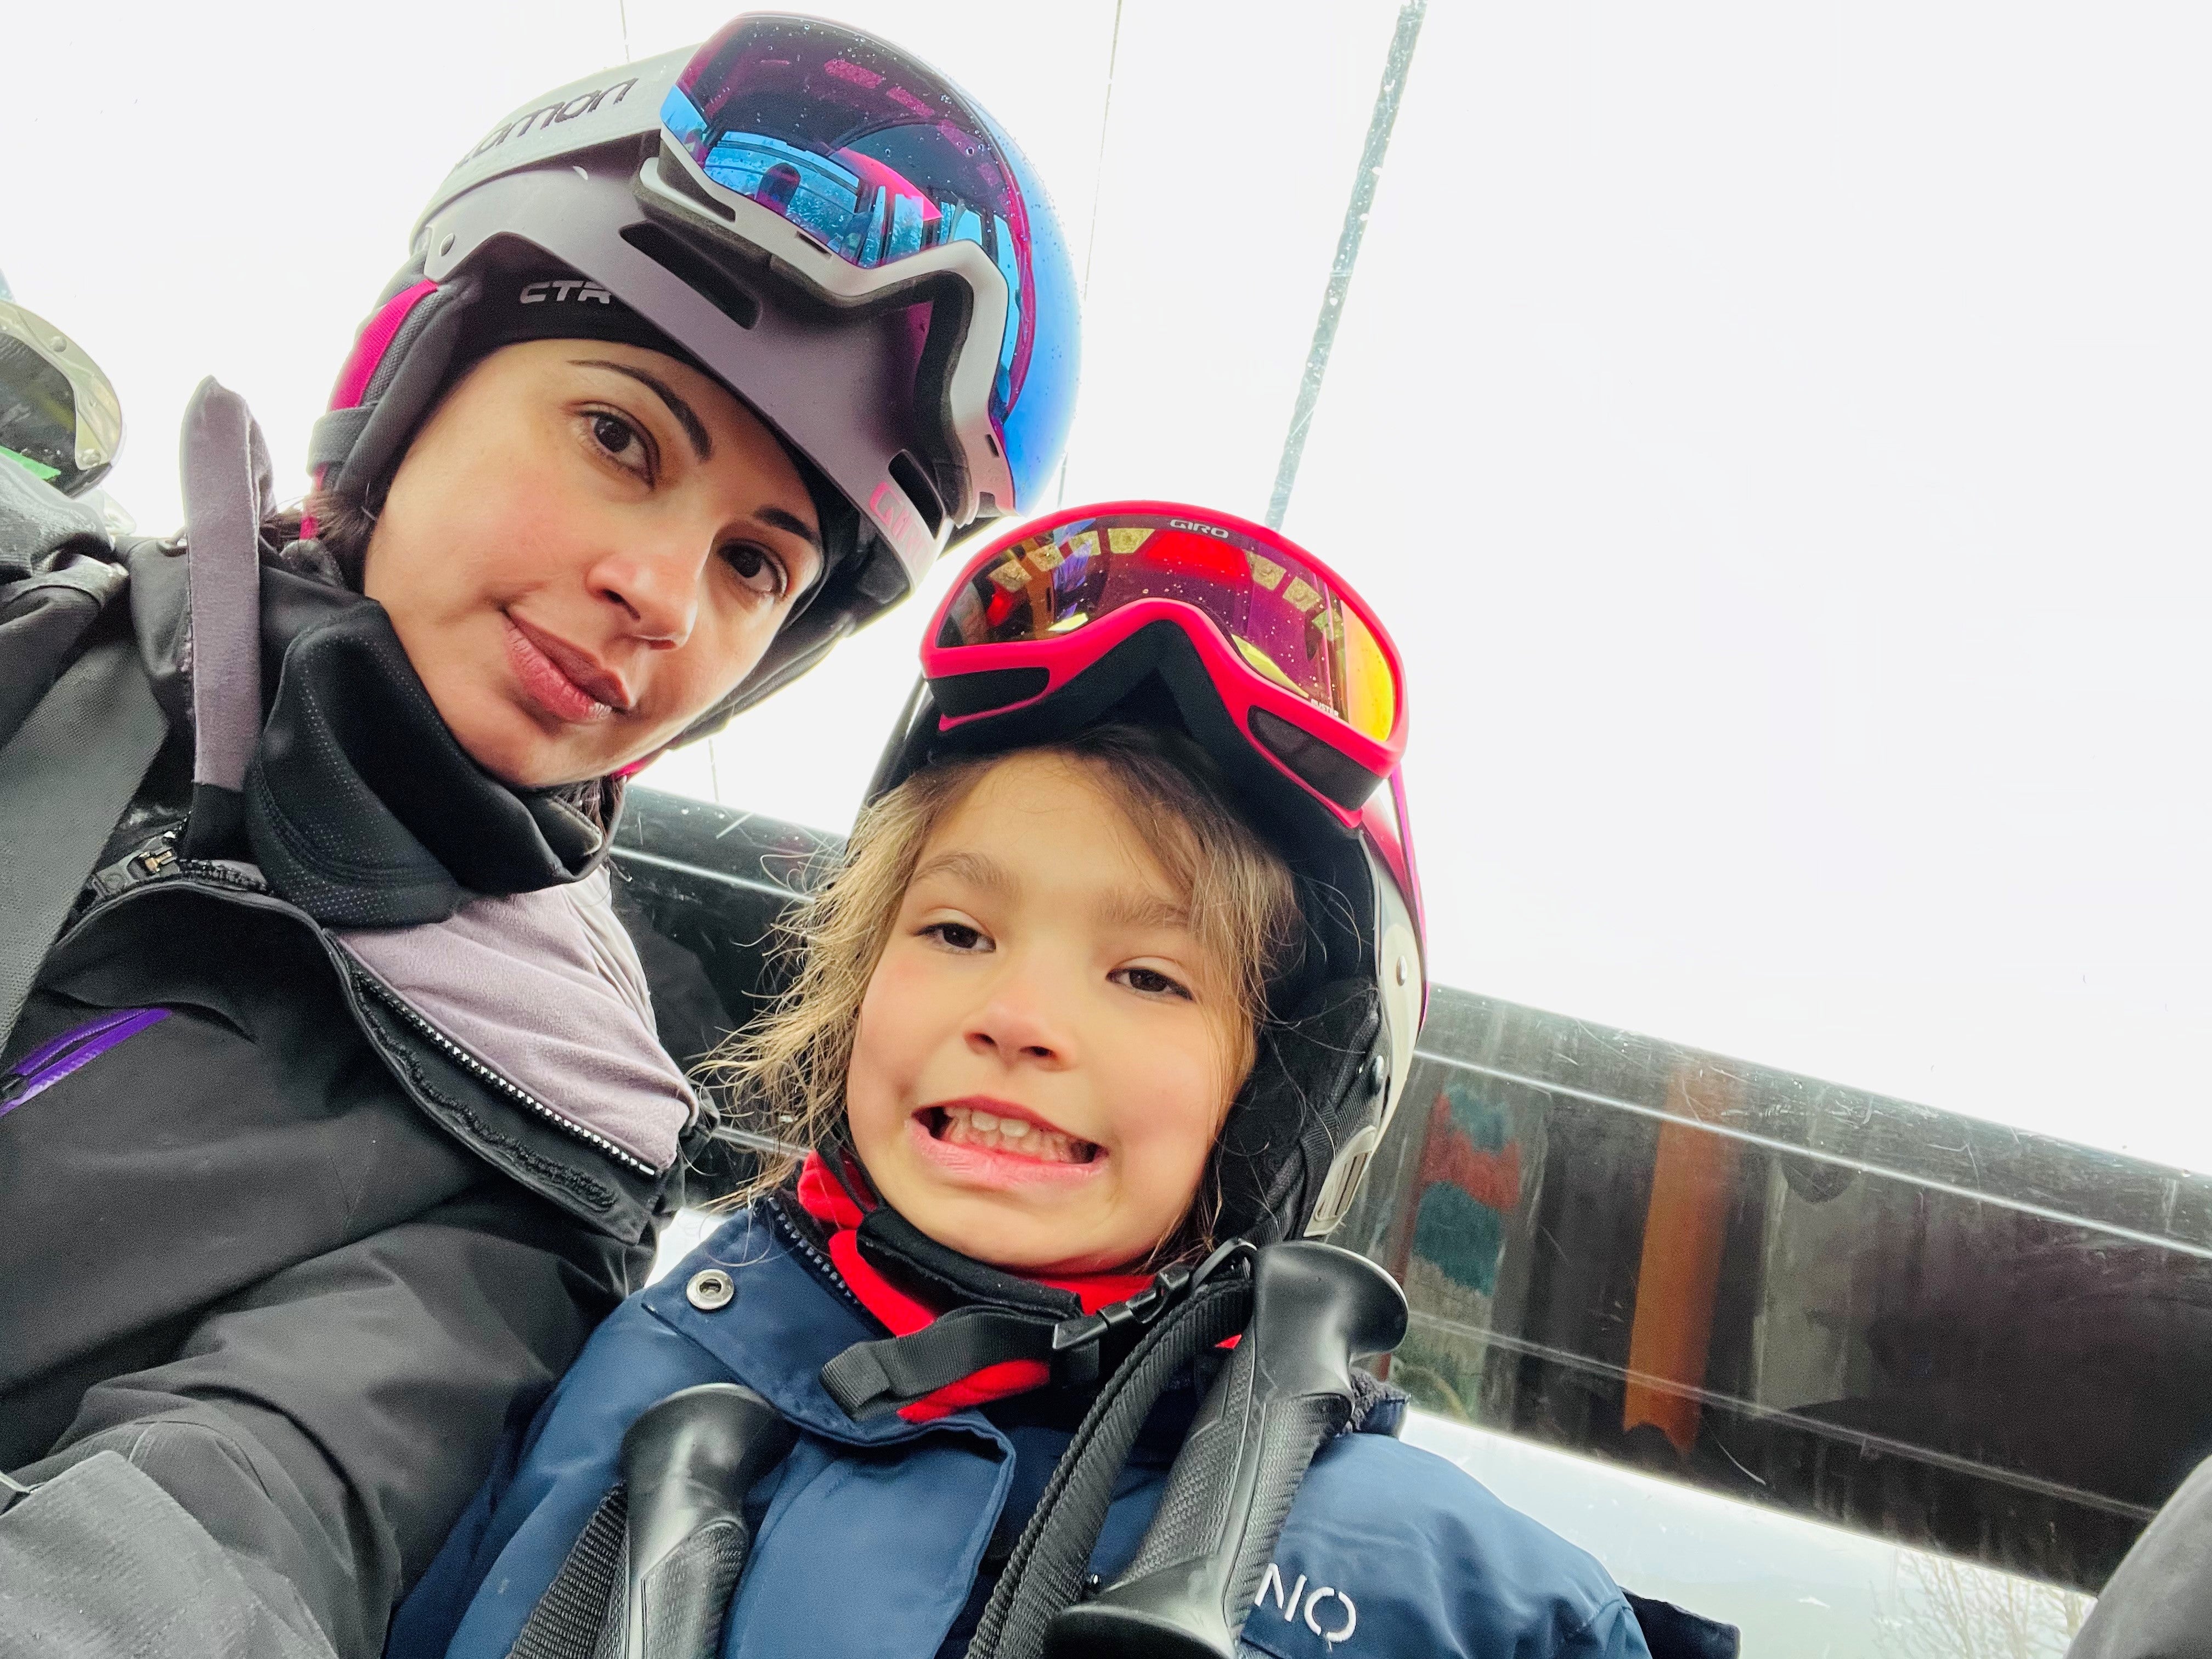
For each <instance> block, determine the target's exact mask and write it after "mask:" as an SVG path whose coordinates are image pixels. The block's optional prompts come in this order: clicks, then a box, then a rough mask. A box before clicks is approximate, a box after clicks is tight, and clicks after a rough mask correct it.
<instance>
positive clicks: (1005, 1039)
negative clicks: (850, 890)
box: [845, 754, 1242, 1273]
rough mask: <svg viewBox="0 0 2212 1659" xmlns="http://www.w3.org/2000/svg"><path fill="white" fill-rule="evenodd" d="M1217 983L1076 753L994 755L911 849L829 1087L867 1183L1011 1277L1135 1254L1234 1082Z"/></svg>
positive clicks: (1195, 1165) (1221, 979)
mask: <svg viewBox="0 0 2212 1659" xmlns="http://www.w3.org/2000/svg"><path fill="white" fill-rule="evenodd" d="M1231 984H1232V981H1231V978H1230V976H1229V975H1227V973H1226V972H1225V971H1224V967H1223V964H1220V963H1215V962H1213V961H1211V960H1210V959H1209V957H1208V953H1207V952H1206V951H1205V950H1204V949H1203V948H1202V947H1201V945H1200V941H1199V938H1198V935H1197V934H1196V933H1194V932H1193V931H1192V928H1191V925H1190V917H1189V915H1188V906H1187V902H1186V900H1185V898H1184V896H1183V895H1182V893H1181V892H1180V891H1179V890H1178V889H1177V888H1176V885H1175V884H1173V883H1172V882H1171V881H1170V879H1169V878H1168V877H1167V876H1166V874H1165V873H1164V872H1163V871H1162V870H1161V869H1160V867H1159V865H1158V862H1157V861H1156V860H1154V859H1153V858H1152V854H1150V852H1149V851H1147V850H1146V847H1145V844H1144V842H1143V841H1142V840H1141V839H1140V838H1139V836H1138V835H1137V833H1136V831H1135V830H1134V829H1133V828H1132V827H1131V825H1130V823H1129V822H1128V819H1127V817H1126V816H1125V814H1124V812H1123V810H1122V808H1121V805H1119V804H1118V803H1117V802H1116V801H1115V799H1114V798H1113V796H1112V795H1111V794H1109V793H1108V792H1107V791H1106V790H1104V789H1103V788H1102V787H1100V785H1099V783H1098V781H1097V779H1096V778H1095V776H1094V775H1092V773H1091V770H1090V769H1089V768H1087V767H1086V766H1085V765H1083V764H1082V763H1079V762H1076V761H1073V760H1070V759H1069V758H1067V757H1063V756H1057V755H1052V754H1024V755H1017V756H1014V757H1011V758H1009V759H1007V760H1006V761H1004V762H1002V763H1000V764H999V765H998V766H996V767H994V769H992V770H991V771H990V772H988V773H987V774H986V775H984V776H983V778H982V779H981V781H979V782H978V783H977V784H976V785H975V788H974V789H973V791H972V792H971V793H969V796H968V799H966V800H965V801H964V802H963V803H962V805H960V806H959V808H958V809H957V811H953V812H951V813H950V814H948V815H947V816H946V817H945V820H944V822H943V823H940V824H939V826H938V828H937V830H936V832H935V833H934V834H933V835H932V836H931V837H930V838H929V841H928V843H927V846H926V847H925V848H924V849H923V851H922V854H921V860H920V862H919V863H918V864H917V865H916V866H915V876H914V879H913V880H912V882H911V883H909V884H908V888H907V892H906V896H905V898H904V900H903V902H902V903H901V905H900V907H899V912H898V916H897V919H896V921H895V923H894V924H893V926H892V929H891V934H890V940H889V942H888V943H887V944H886V945H884V953H883V957H882V959H881V960H880V961H879V962H878V964H877V966H876V970H875V974H874V976H873V977H872V979H871V980H870V981H869V984H868V990H867V994H866V999H865V1000H863V1001H862V1003H861V1006H860V1023H859V1027H858V1030H857V1031H856V1032H855V1035H854V1046H853V1060H852V1066H851V1069H850V1071H849V1073H848V1075H847V1079H846V1089H845V1101H846V1111H847V1115H848V1120H849V1121H850V1124H851V1127H852V1133H853V1144H854V1150H855V1151H856V1152H858V1153H859V1154H860V1162H861V1164H863V1165H864V1166H865V1167H866V1170H867V1172H868V1175H869V1177H870V1179H871V1180H872V1181H873V1182H874V1183H875V1186H876V1188H877V1190H878V1193H880V1194H882V1196H883V1198H884V1200H885V1201H886V1202H887V1203H889V1204H890V1206H892V1207H893V1208H894V1209H896V1210H897V1211H898V1212H899V1213H900V1214H901V1215H902V1216H904V1217H905V1218H907V1219H908V1220H909V1221H911V1222H913V1223H914V1225H915V1226H917V1227H919V1228H921V1231H923V1232H925V1233H927V1234H928V1235H929V1236H930V1237H932V1238H934V1239H936V1240H937V1241H938V1242H939V1243H942V1244H947V1245H950V1246H951V1248H952V1249H957V1250H959V1251H961V1252H963V1254H965V1255H970V1256H974V1257H975V1258H977V1259H978V1260H981V1261H989V1262H994V1263H996V1264H997V1265H999V1266H1000V1267H1012V1268H1018V1269H1022V1270H1025V1271H1030V1272H1036V1271H1055V1270H1056V1271H1060V1272H1065V1273H1085V1272H1093V1271H1097V1270H1099V1269H1102V1268H1107V1267H1117V1266H1119V1265H1121V1264H1122V1263H1124V1262H1128V1261H1134V1260H1136V1259H1137V1258H1139V1257H1140V1256H1142V1255H1145V1254H1146V1252H1147V1251H1149V1250H1151V1249H1152V1248H1153V1247H1154V1246H1155V1245H1157V1244H1158V1243H1160V1241H1161V1240H1163V1239H1164V1238H1165V1237H1168V1236H1169V1235H1170V1233H1172V1232H1173V1231H1175V1229H1176V1226H1177V1225H1178V1224H1180V1223H1181V1221H1182V1218H1183V1217H1184V1215H1185V1214H1187V1213H1188V1211H1189V1209H1190V1206H1191V1203H1192V1201H1193V1200H1194V1198H1195V1197H1196V1195H1197V1193H1198V1187H1199V1182H1200V1178H1201V1176H1203V1175H1204V1173H1205V1170H1206V1158H1207V1155H1208V1153H1209V1152H1211V1151H1212V1146H1213V1140H1214V1136H1215V1134H1216V1133H1218V1131H1219V1129H1220V1127H1221V1121H1222V1119H1223V1117H1224V1115H1225V1114H1226V1112H1227V1110H1228V1106H1229V1102H1230V1099H1231V1096H1232V1095H1233V1093H1234V1092H1235V1089H1236V1085H1237V1084H1238V1083H1239V1082H1241V1080H1242V1079H1235V1078H1231V1076H1229V1075H1228V1072H1229V1068H1230V1066H1231V1059H1230V1056H1231V1054H1232V1053H1233V1052H1235V1051H1236V1049H1237V1046H1238V1045H1237V1044H1236V1042H1234V1040H1233V1039H1234V1034H1235V1030H1236V1027H1235V1025H1234V1023H1233V1022H1234V1020H1235V1018H1237V1016H1236V1015H1235V1014H1234V1012H1232V1010H1233V1006H1234V1000H1235V999H1234V994H1233V992H1232V991H1231Z"/></svg>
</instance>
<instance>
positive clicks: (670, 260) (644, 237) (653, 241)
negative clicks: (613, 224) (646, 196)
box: [622, 223, 912, 494]
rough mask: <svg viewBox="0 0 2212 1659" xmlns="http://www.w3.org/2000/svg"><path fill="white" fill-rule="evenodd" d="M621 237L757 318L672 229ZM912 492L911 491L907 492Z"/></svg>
mask: <svg viewBox="0 0 2212 1659" xmlns="http://www.w3.org/2000/svg"><path fill="white" fill-rule="evenodd" d="M622 239H623V240H624V241H625V242H628V243H629V245H630V246H632V247H634V248H635V249H636V250H637V251H638V252H640V253H642V254H643V255H645V257H646V258H648V259H650V260H652V261H653V263H654V264H658V265H661V266H664V267H665V268H666V269H667V270H669V271H671V273H673V274H674V275H675V276H677V277H678V279H679V280H681V281H682V282H683V283H684V285H685V286H686V287H688V288H690V289H693V290H695V291H696V292H697V293H699V294H702V295H705V296H706V297H707V298H708V300H710V301H713V302H714V308H715V309H716V310H718V311H720V313H722V314H723V315H724V316H725V317H727V318H728V319H730V320H731V321H732V322H733V323H735V324H736V325H738V327H739V328H750V327H751V326H752V325H754V324H755V323H757V322H758V321H760V310H761V308H760V301H758V300H757V299H755V298H754V297H753V296H752V295H750V294H748V293H746V292H745V290H744V289H742V288H739V287H738V285H737V283H734V282H732V280H731V279H730V274H729V272H728V271H726V270H723V269H722V267H721V266H720V265H719V264H716V263H715V262H714V260H713V259H711V258H708V256H707V255H706V254H704V253H702V252H700V251H699V250H698V249H697V248H696V247H694V246H691V244H690V243H689V242H687V241H685V240H684V239H683V238H682V237H680V236H678V234H676V233H675V232H674V231H672V230H670V229H668V228H665V226H661V225H656V224H650V223H648V224H638V225H625V226H624V227H623V233H622ZM908 493H909V494H911V493H912V492H908Z"/></svg>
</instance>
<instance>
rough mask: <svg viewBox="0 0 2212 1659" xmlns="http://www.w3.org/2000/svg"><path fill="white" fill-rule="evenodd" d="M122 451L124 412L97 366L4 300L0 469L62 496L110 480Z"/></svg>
mask: <svg viewBox="0 0 2212 1659" xmlns="http://www.w3.org/2000/svg"><path fill="white" fill-rule="evenodd" d="M122 445H123V406H122V404H120V403H119V402H118V400H117V398H116V396H115V388H114V386H112V385H111V384H109V381H108V379H107V376H106V374H102V373H101V372H100V366H99V365H98V364H97V363H95V362H93V361H92V359H91V358H89V357H88V356H85V354H84V352H83V351H82V349H80V348H79V347H78V346H77V345H76V343H74V342H73V341H71V340H70V338H69V337H67V336H66V335H64V333H62V331H60V330H59V329H57V328H55V327H54V326H53V325H52V324H50V323H47V322H46V321H45V320H44V319H41V318H40V317H39V316H37V315H36V314H35V313H32V312H28V311H26V310H24V309H23V307H21V306H19V305H15V304H12V303H9V302H8V301H0V463H7V464H12V465H16V466H20V467H21V468H22V469H23V470H24V471H27V472H29V473H30V474H32V476H33V477H38V478H40V479H43V480H44V481H45V482H46V483H50V484H52V485H53V487H54V488H55V489H58V490H60V491H61V492H62V493H63V494H64V495H81V494H82V493H83V492H84V491H85V490H88V489H91V488H92V487H93V486H94V484H96V483H99V482H100V479H101V478H102V477H105V476H106V473H107V470H108V468H109V467H111V466H112V465H114V464H115V452H116V451H117V450H118V449H119V448H121V447H122Z"/></svg>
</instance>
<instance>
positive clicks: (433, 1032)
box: [348, 957, 661, 1181]
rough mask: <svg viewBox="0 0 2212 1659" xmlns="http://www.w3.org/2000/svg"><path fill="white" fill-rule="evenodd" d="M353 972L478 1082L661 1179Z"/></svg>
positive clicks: (380, 984) (364, 974)
mask: <svg viewBox="0 0 2212 1659" xmlns="http://www.w3.org/2000/svg"><path fill="white" fill-rule="evenodd" d="M348 961H349V963H352V958H351V957H349V958H348ZM351 973H352V978H353V982H354V984H355V985H356V987H359V988H360V989H362V990H363V991H366V992H368V994H369V995H371V996H373V997H374V998H375V999H376V1000H378V1001H379V1002H380V1003H382V1004H383V1005H384V1006H386V1007H387V1008H389V1009H391V1010H392V1012H393V1013H395V1014H397V1015H398V1016H399V1018H401V1019H403V1020H404V1021H406V1023H407V1024H409V1025H410V1027H412V1028H413V1030H415V1032H416V1035H417V1036H421V1037H422V1038H423V1039H425V1040H426V1041H427V1042H429V1043H430V1044H431V1045H432V1046H433V1047H434V1048H436V1049H437V1050H438V1052H439V1053H440V1054H443V1055H445V1056H446V1058H447V1059H448V1060H452V1061H453V1064H454V1065H456V1066H459V1067H460V1068H461V1069H462V1070H463V1071H465V1072H466V1073H468V1074H469V1075H470V1076H471V1077H473V1078H475V1079H477V1081H478V1082H480V1083H483V1084H485V1085H489V1087H491V1088H493V1089H495V1090H496V1091H499V1092H500V1093H501V1094H502V1095H505V1096H506V1097H507V1098H508V1099H509V1100H512V1101H513V1102H514V1103H516V1104H518V1105H520V1106H522V1107H525V1108H526V1109H528V1110H530V1111H532V1112H534V1113H536V1114H537V1115H538V1116H539V1117H542V1118H544V1120H545V1121H547V1122H548V1123H550V1124H552V1125H553V1127H556V1128H557V1129H560V1130H562V1132H563V1133H567V1134H570V1135H573V1136H574V1137H575V1138H576V1139H578V1140H580V1141H582V1142H583V1143H584V1144H585V1145H586V1146H590V1147H591V1148H592V1149H593V1150H594V1151H595V1152H601V1153H604V1154H605V1156H606V1157H608V1158H612V1159H613V1160H614V1161H615V1162H616V1163H617V1164H621V1165H623V1167H624V1168H625V1169H630V1170H636V1171H637V1172H638V1173H639V1174H640V1175H642V1176H650V1177H652V1178H653V1179H654V1180H656V1181H657V1180H659V1178H660V1173H661V1172H660V1171H659V1170H656V1169H654V1168H653V1165H651V1164H647V1163H646V1162H645V1161H644V1160H643V1159H641V1158H633V1157H631V1156H630V1155H629V1153H628V1152H624V1151H623V1149H622V1148H621V1147H619V1146H616V1145H615V1143H614V1142H613V1141H611V1140H609V1139H607V1138H606V1137H605V1135H603V1134H601V1133H599V1131H598V1130H596V1129H591V1128H586V1127H585V1126H584V1125H582V1124H580V1123H579V1122H577V1121H575V1120H574V1118H572V1117H568V1116H567V1115H564V1114H562V1113H561V1112H557V1111H556V1110H555V1109H553V1108H552V1107H550V1106H548V1105H547V1104H546V1103H544V1101H542V1100H540V1099H538V1097H537V1096H535V1095H533V1094H532V1093H531V1092H530V1091H528V1090H527V1089H526V1088H524V1087H523V1086H522V1085H520V1084H519V1083H511V1082H509V1081H508V1080H507V1079H506V1078H504V1077H502V1076H501V1075H500V1074H499V1073H497V1072H495V1071H494V1070H492V1068H491V1067H490V1066H487V1065H485V1064H484V1063H483V1061H482V1060H478V1059H477V1057H476V1056H475V1055H474V1054H471V1053H470V1052H469V1051H468V1050H467V1049H465V1048H462V1047H461V1045H460V1044H459V1043H458V1042H454V1041H453V1039H452V1038H451V1037H449V1036H447V1035H446V1034H445V1033H444V1032H443V1031H441V1030H439V1029H438V1028H437V1027H436V1026H435V1025H433V1024H430V1022H429V1021H428V1020H427V1019H425V1018H422V1015H421V1014H419V1013H417V1012H416V1011H415V1010H414V1009H413V1008H412V1007H410V1006H409V1005H408V1003H407V1000H406V999H405V998H404V997H402V996H401V995H400V994H398V992H397V991H395V990H393V989H392V987H390V986H388V985H386V984H385V983H384V981H382V980H380V979H378V978H377V977H376V976H375V975H374V974H371V973H369V972H368V970H367V969H363V968H362V967H360V966H359V965H358V964H353V965H352V967H351Z"/></svg>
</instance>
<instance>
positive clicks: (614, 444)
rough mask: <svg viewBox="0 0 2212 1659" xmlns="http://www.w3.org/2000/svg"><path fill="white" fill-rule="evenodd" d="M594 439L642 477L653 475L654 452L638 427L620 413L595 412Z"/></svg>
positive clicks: (593, 422)
mask: <svg viewBox="0 0 2212 1659" xmlns="http://www.w3.org/2000/svg"><path fill="white" fill-rule="evenodd" d="M591 421H592V442H593V443H596V444H597V445H599V447H600V448H601V449H604V450H605V451H606V453H608V454H609V455H611V456H612V457H613V458H614V459H616V460H617V461H618V462H620V463H621V464H622V465H623V466H626V467H628V468H629V470H630V471H633V472H635V473H637V474H639V475H640V476H641V477H646V478H648V479H649V478H651V477H652V476H653V453H652V451H651V450H650V449H649V448H648V447H647V444H646V441H645V438H644V436H643V435H642V434H641V433H640V432H639V431H638V429H637V428H635V426H633V425H631V424H630V423H629V422H628V421H626V420H624V419H623V417H622V416H619V415H609V414H607V413H605V411H604V410H601V411H599V412H597V413H595V414H593V415H592V417H591Z"/></svg>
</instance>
